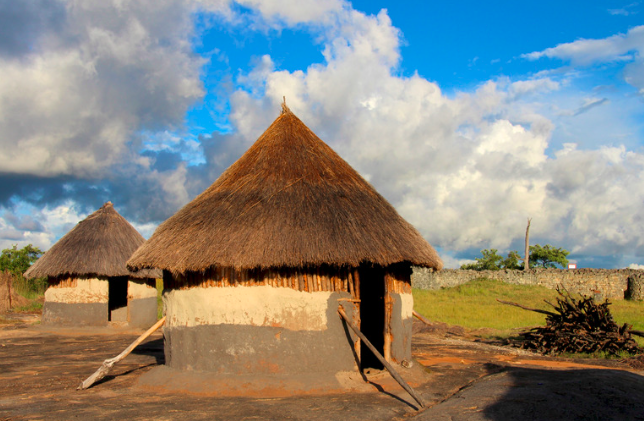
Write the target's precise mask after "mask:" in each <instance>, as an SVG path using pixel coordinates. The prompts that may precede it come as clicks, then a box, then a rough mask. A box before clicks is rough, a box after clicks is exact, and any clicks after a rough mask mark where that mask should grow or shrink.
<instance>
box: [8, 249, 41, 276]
mask: <svg viewBox="0 0 644 421" xmlns="http://www.w3.org/2000/svg"><path fill="white" fill-rule="evenodd" d="M41 255H42V251H41V250H40V249H39V248H38V247H34V246H32V245H31V244H29V245H28V246H25V247H23V248H21V249H20V250H18V246H17V245H14V246H13V247H12V248H10V249H4V250H2V254H0V271H5V270H8V271H9V272H11V274H12V275H14V276H18V275H19V276H22V274H24V273H25V271H26V270H27V269H29V266H31V265H32V264H33V263H34V262H35V261H36V260H38V258H39V257H40V256H41Z"/></svg>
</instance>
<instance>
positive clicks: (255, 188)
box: [128, 107, 442, 273]
mask: <svg viewBox="0 0 644 421" xmlns="http://www.w3.org/2000/svg"><path fill="white" fill-rule="evenodd" d="M362 262H371V263H374V264H378V265H382V266H386V265H389V264H393V263H399V262H410V263H412V264H414V265H419V266H425V267H433V268H437V269H440V268H442V262H441V260H440V258H439V257H438V255H437V254H436V251H435V250H434V249H433V248H432V246H430V245H429V244H428V243H427V241H426V240H425V239H424V238H423V237H422V236H421V235H420V234H419V233H418V231H416V229H414V227H412V226H411V225H410V224H409V223H408V222H406V221H405V220H404V219H403V218H401V217H400V215H398V213H397V212H396V210H395V209H394V208H393V206H391V205H390V204H389V203H388V202H387V201H386V200H385V199H384V198H383V197H382V196H380V194H378V192H376V190H375V189H374V188H373V187H372V186H371V185H370V184H369V183H367V182H366V181H365V180H364V179H363V178H362V177H361V176H360V175H359V174H358V173H357V172H356V171H355V170H354V169H353V168H351V166H349V164H347V163H346V162H345V161H344V160H343V159H342V158H340V156H339V155H338V154H336V153H335V152H334V151H333V150H332V149H331V148H330V147H329V146H328V145H326V144H325V143H324V142H323V141H322V140H320V139H319V138H318V137H317V136H316V135H315V134H314V133H313V132H312V131H311V130H310V129H309V128H308V127H306V125H305V124H304V123H302V121H300V119H298V118H297V117H296V116H295V115H294V114H293V113H291V112H290V110H288V108H286V107H284V111H283V112H282V114H281V115H280V116H279V117H278V118H277V119H276V120H275V121H274V122H273V124H271V126H270V127H269V128H268V129H267V130H266V131H265V132H264V133H263V134H262V135H261V136H260V137H259V139H258V140H257V141H256V142H255V144H254V145H253V146H251V148H250V149H248V151H246V153H245V154H244V155H243V156H242V157H241V158H239V160H237V162H235V163H234V164H233V165H231V166H230V168H228V169H227V170H226V171H225V172H224V173H223V174H222V175H221V176H220V177H219V178H218V179H217V180H216V181H215V182H214V183H213V184H212V185H211V186H210V187H209V188H208V189H206V191H204V192H203V193H201V194H200V195H199V196H197V197H196V198H195V199H194V200H193V201H192V202H190V203H188V204H187V205H186V206H184V207H183V208H182V209H181V210H179V211H178V212H177V213H176V214H175V215H173V216H172V217H170V218H169V219H168V220H167V221H165V222H164V223H163V224H161V225H160V226H159V227H158V228H157V230H156V231H155V233H154V235H152V237H151V238H150V239H149V240H148V241H147V242H146V243H145V244H144V245H143V246H142V247H141V248H140V249H139V250H137V251H136V253H134V255H133V256H132V258H131V259H130V260H129V261H128V267H130V268H149V267H156V268H159V269H165V270H168V271H171V272H173V273H183V272H186V271H202V270H205V269H207V268H209V267H211V266H228V267H235V268H238V269H250V268H268V267H281V266H287V267H302V266H319V265H322V264H328V265H336V266H340V265H349V266H357V265H359V264H360V263H362Z"/></svg>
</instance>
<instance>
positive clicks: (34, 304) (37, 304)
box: [12, 297, 43, 313]
mask: <svg viewBox="0 0 644 421" xmlns="http://www.w3.org/2000/svg"><path fill="white" fill-rule="evenodd" d="M37 298H38V297H37ZM42 305H43V302H42V301H41V300H38V299H34V300H33V301H31V302H30V303H29V304H27V305H24V306H20V307H14V308H13V309H12V311H14V312H16V313H20V312H25V313H32V312H35V311H42Z"/></svg>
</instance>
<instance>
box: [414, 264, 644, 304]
mask: <svg viewBox="0 0 644 421" xmlns="http://www.w3.org/2000/svg"><path fill="white" fill-rule="evenodd" d="M413 269H414V271H413V274H412V276H411V281H412V286H413V287H414V288H419V289H440V288H443V287H445V288H449V287H454V286H457V285H461V284H464V283H467V282H469V281H471V280H473V279H476V278H489V279H498V280H500V281H503V282H506V283H509V284H515V285H541V286H544V287H546V288H551V289H555V288H556V287H557V286H558V285H563V286H564V287H565V288H566V289H567V290H568V291H570V292H576V293H579V294H584V295H590V296H595V297H597V298H604V297H605V298H611V299H624V298H629V299H634V300H642V299H644V271H641V270H635V269H532V270H529V271H527V272H524V271H521V270H486V271H475V270H460V269H444V270H442V271H440V272H434V271H432V270H431V269H426V268H420V267H414V268H413Z"/></svg>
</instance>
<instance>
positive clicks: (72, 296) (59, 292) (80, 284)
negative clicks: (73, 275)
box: [45, 278, 109, 304]
mask: <svg viewBox="0 0 644 421" xmlns="http://www.w3.org/2000/svg"><path fill="white" fill-rule="evenodd" d="M108 297H109V284H108V282H107V279H98V278H77V279H76V286H75V287H60V288H59V287H56V288H47V291H45V301H49V302H52V303H67V304H74V303H106V302H107V300H108Z"/></svg>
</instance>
